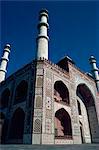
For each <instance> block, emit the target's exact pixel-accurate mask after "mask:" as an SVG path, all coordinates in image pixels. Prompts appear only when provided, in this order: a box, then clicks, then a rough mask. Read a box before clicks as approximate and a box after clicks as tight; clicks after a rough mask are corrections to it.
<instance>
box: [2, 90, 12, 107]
mask: <svg viewBox="0 0 99 150" xmlns="http://www.w3.org/2000/svg"><path fill="white" fill-rule="evenodd" d="M9 99H10V90H9V89H8V88H6V89H5V90H4V91H3V92H2V94H1V98H0V108H6V107H8V103H9Z"/></svg>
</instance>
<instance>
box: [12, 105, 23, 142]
mask: <svg viewBox="0 0 99 150" xmlns="http://www.w3.org/2000/svg"><path fill="white" fill-rule="evenodd" d="M24 119H25V113H24V111H23V110H22V109H21V108H17V109H16V110H15V112H14V114H13V117H12V118H11V124H10V132H9V138H10V139H12V140H14V143H22V142H23V141H22V140H23V134H24Z"/></svg>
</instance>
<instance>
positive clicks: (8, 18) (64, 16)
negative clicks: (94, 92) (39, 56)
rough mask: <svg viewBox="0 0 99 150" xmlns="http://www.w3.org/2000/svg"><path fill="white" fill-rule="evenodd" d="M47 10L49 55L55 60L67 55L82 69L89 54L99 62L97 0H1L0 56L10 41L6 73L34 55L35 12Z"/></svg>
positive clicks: (20, 65) (36, 20)
mask: <svg viewBox="0 0 99 150" xmlns="http://www.w3.org/2000/svg"><path fill="white" fill-rule="evenodd" d="M42 8H46V9H48V11H49V25H50V28H49V32H48V35H49V38H50V41H49V59H50V60H51V61H52V62H54V63H57V62H58V61H59V60H60V59H61V58H62V57H64V56H65V55H69V56H70V57H71V58H72V59H73V61H74V62H75V63H76V65H77V66H78V67H79V68H80V69H81V70H83V71H85V72H89V71H90V65H89V61H88V59H89V57H90V55H94V56H95V57H96V59H97V65H98V66H99V2H98V1H66V0H64V1H53V0H52V1H37V0H35V1H34V0H32V1H21V2H20V1H18V0H17V1H2V2H1V28H0V30H1V39H0V41H1V43H0V56H1V55H2V50H3V47H4V45H5V44H6V43H10V44H11V53H10V61H9V65H8V73H7V76H9V75H11V74H12V73H13V72H15V71H16V70H18V69H19V68H21V67H22V66H24V65H25V64H27V63H29V62H30V61H31V60H33V59H34V58H35V53H36V37H37V34H38V31H37V24H38V13H39V11H40V10H41V9H42Z"/></svg>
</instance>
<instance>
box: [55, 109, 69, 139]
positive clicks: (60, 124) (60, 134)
mask: <svg viewBox="0 0 99 150" xmlns="http://www.w3.org/2000/svg"><path fill="white" fill-rule="evenodd" d="M55 137H56V138H72V126H71V118H70V116H69V114H68V112H67V111H66V110H65V109H64V108H61V109H59V110H57V111H56V113H55Z"/></svg>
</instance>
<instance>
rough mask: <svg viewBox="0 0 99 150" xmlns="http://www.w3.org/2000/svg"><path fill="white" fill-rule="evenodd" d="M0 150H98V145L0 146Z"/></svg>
mask: <svg viewBox="0 0 99 150" xmlns="http://www.w3.org/2000/svg"><path fill="white" fill-rule="evenodd" d="M0 150H99V144H81V145H79V144H77V145H76V144H74V145H12V144H9V145H0Z"/></svg>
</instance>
